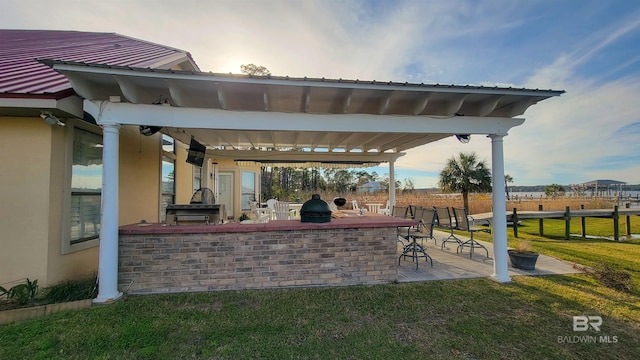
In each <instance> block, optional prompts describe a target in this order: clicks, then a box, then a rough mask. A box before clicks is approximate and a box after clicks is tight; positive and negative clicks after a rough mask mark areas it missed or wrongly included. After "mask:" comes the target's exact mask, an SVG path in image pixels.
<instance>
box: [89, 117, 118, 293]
mask: <svg viewBox="0 0 640 360" xmlns="http://www.w3.org/2000/svg"><path fill="white" fill-rule="evenodd" d="M119 134H120V125H117V124H106V125H103V148H102V170H103V173H102V213H101V222H100V254H99V260H98V297H96V298H95V299H93V302H94V303H109V302H112V301H115V300H117V299H118V298H120V297H121V296H122V293H121V292H119V291H118V167H119V162H118V156H119Z"/></svg>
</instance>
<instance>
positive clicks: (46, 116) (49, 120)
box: [40, 111, 65, 126]
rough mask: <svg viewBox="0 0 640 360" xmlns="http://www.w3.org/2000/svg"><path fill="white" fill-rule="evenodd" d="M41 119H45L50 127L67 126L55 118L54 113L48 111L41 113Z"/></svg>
mask: <svg viewBox="0 0 640 360" xmlns="http://www.w3.org/2000/svg"><path fill="white" fill-rule="evenodd" d="M40 117H41V118H42V119H44V122H45V124H47V125H49V126H53V125H58V126H64V125H65V124H64V123H63V122H62V121H60V119H58V118H57V117H55V116H54V115H53V114H52V113H50V112H48V111H43V112H41V113H40Z"/></svg>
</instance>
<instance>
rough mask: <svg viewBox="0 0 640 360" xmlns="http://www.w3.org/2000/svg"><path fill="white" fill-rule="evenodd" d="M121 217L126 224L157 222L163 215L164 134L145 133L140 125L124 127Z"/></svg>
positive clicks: (120, 190) (121, 137)
mask: <svg viewBox="0 0 640 360" xmlns="http://www.w3.org/2000/svg"><path fill="white" fill-rule="evenodd" d="M119 159H120V160H119V161H120V170H119V171H120V174H119V175H120V181H119V183H118V186H119V192H120V197H119V204H120V206H119V216H118V221H119V223H120V224H121V225H122V224H131V223H137V222H140V220H142V219H144V220H146V221H148V222H157V221H158V220H159V214H160V199H159V197H160V176H161V170H160V162H161V161H162V156H161V145H160V134H159V133H158V134H154V135H152V136H142V135H140V132H139V130H138V127H137V126H123V127H121V128H120V157H119Z"/></svg>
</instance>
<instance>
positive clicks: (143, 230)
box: [120, 213, 418, 235]
mask: <svg viewBox="0 0 640 360" xmlns="http://www.w3.org/2000/svg"><path fill="white" fill-rule="evenodd" d="M417 224H418V222H417V221H415V220H407V219H401V218H397V217H393V216H385V215H377V214H367V215H364V216H358V215H354V214H349V213H345V214H344V215H343V217H338V218H332V219H331V221H330V222H325V223H311V222H301V221H300V220H271V221H269V222H268V223H260V224H248V223H238V222H228V223H225V224H221V225H205V224H194V225H173V226H170V225H167V224H164V223H138V224H129V225H123V226H121V227H120V234H123V235H136V234H158V235H160V234H207V233H237V232H255V231H264V232H268V231H283V230H290V231H299V230H322V229H349V228H385V227H401V226H414V225H417Z"/></svg>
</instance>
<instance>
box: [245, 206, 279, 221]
mask: <svg viewBox="0 0 640 360" xmlns="http://www.w3.org/2000/svg"><path fill="white" fill-rule="evenodd" d="M249 206H250V207H251V212H252V213H253V215H255V217H256V221H257V222H269V220H270V219H271V217H272V213H273V210H271V209H269V208H261V207H258V203H256V202H255V201H249Z"/></svg>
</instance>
